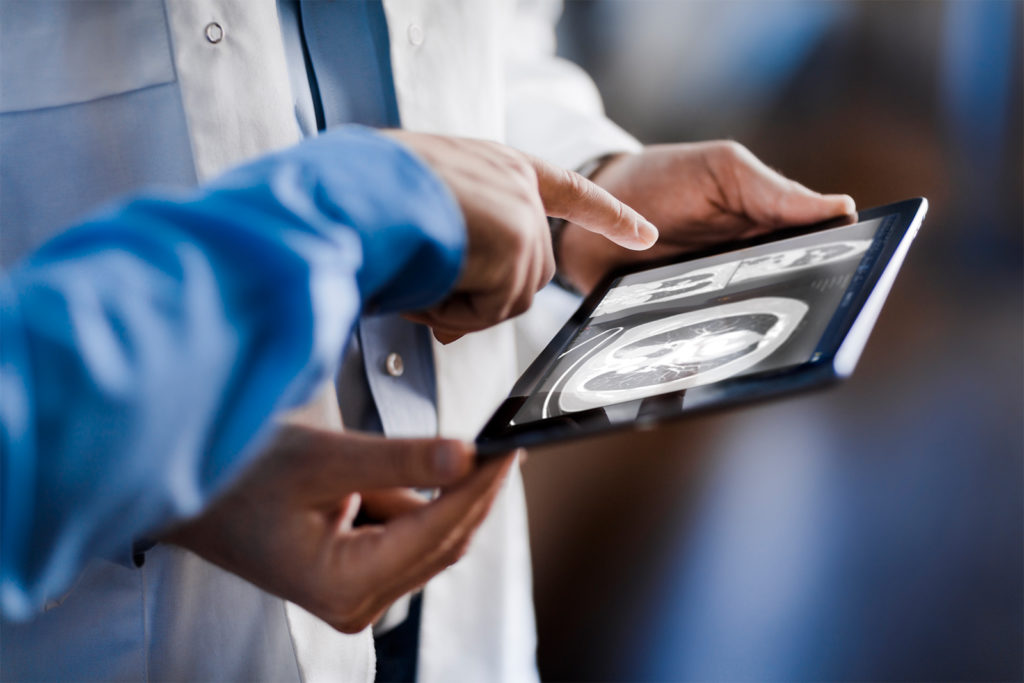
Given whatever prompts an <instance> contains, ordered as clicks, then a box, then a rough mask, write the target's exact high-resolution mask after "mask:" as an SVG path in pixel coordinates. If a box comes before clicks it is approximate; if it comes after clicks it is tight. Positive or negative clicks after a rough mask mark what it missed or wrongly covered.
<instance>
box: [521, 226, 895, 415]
mask: <svg viewBox="0 0 1024 683" xmlns="http://www.w3.org/2000/svg"><path fill="white" fill-rule="evenodd" d="M885 221H886V218H884V217H883V218H875V219H873V220H868V221H864V222H860V223H855V224H852V225H846V226H843V227H838V228H832V229H829V230H824V231H821V232H815V233H812V234H808V235H802V236H799V237H792V238H789V239H785V240H780V241H774V242H770V243H766V244H761V245H758V246H754V247H749V248H746V249H742V250H738V251H732V252H728V253H724V254H718V255H715V256H709V257H705V258H702V259H697V260H692V261H687V262H683V263H676V264H672V265H668V266H662V267H659V268H653V269H651V270H646V271H641V272H635V273H632V274H629V275H625V276H623V277H620V278H618V279H616V280H614V281H613V282H612V283H611V284H610V286H609V287H608V289H607V291H606V293H605V295H604V297H603V298H602V299H601V300H600V301H599V302H598V303H597V304H596V306H595V307H594V308H593V310H592V312H591V313H590V316H589V318H588V319H587V320H586V321H585V322H584V323H583V324H582V325H581V326H580V328H579V331H578V332H577V333H576V335H575V336H574V337H572V338H571V340H570V341H569V342H568V344H566V345H565V346H564V347H563V348H562V350H561V351H560V352H559V354H558V355H557V357H556V359H555V360H554V362H553V363H552V364H551V366H550V368H549V369H548V370H547V372H546V373H545V374H544V375H543V377H542V379H541V380H540V382H539V383H537V384H535V385H534V389H533V391H532V393H531V394H530V395H529V396H527V397H524V398H525V400H524V401H523V403H522V405H521V406H520V407H519V409H518V411H517V412H516V413H515V414H514V416H513V417H512V420H511V422H510V424H512V425H525V424H528V423H531V422H536V421H539V420H545V419H550V418H557V417H568V416H571V415H573V414H576V413H580V412H582V411H590V410H593V409H601V410H603V411H604V412H605V413H606V417H607V418H608V420H609V421H610V422H620V421H625V420H631V419H633V418H635V417H636V416H637V414H638V413H639V412H640V411H641V408H642V406H643V403H644V401H645V400H649V399H652V398H653V397H658V396H662V395H664V394H668V393H672V394H674V395H678V394H676V393H675V392H681V391H682V392H685V391H686V390H689V389H691V388H694V387H700V386H705V385H708V384H712V383H715V382H718V381H721V380H726V379H730V378H733V377H739V376H742V375H747V374H753V373H760V372H764V371H767V370H774V369H778V368H783V367H787V366H792V365H799V364H801V363H804V362H806V361H808V360H811V359H812V358H813V357H814V355H815V353H816V349H817V348H818V346H819V342H820V340H821V338H822V335H823V334H824V332H825V330H826V328H827V327H828V325H829V322H830V321H831V320H832V318H833V315H834V313H835V312H836V310H837V308H838V306H839V304H840V302H841V301H842V298H843V295H844V293H845V292H846V291H847V288H848V287H849V285H850V282H851V279H852V278H853V277H854V274H855V273H856V272H857V268H858V265H859V264H860V262H861V260H862V258H863V257H864V254H865V252H866V251H867V250H868V249H869V247H870V246H871V244H872V241H873V239H874V237H875V235H876V233H877V232H878V231H879V229H880V228H882V226H883V224H884V223H885Z"/></svg>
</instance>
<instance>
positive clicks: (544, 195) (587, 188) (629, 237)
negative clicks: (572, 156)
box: [526, 155, 658, 251]
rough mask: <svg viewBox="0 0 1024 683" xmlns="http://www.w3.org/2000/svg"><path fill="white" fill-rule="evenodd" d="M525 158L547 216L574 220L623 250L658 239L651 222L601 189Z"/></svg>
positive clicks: (646, 244) (555, 167) (574, 174)
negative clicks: (533, 176) (532, 172)
mask: <svg viewBox="0 0 1024 683" xmlns="http://www.w3.org/2000/svg"><path fill="white" fill-rule="evenodd" d="M526 158H527V160H528V161H529V162H530V163H531V164H532V165H533V169H534V171H536V173H537V189H538V190H539V192H540V199H541V202H542V203H543V204H544V210H545V212H546V213H547V215H549V216H552V217H554V218H564V219H565V220H567V221H570V222H572V223H576V224H577V225H579V226H580V227H581V228H585V229H587V230H589V231H590V232H596V233H597V234H599V235H603V236H605V237H607V238H608V239H609V240H611V241H612V242H615V243H616V244H618V245H619V246H621V247H625V248H627V249H633V250H637V251H640V250H643V249H648V248H650V247H651V246H652V245H653V244H654V243H655V242H656V241H657V240H658V229H657V228H656V227H654V224H652V223H651V222H650V221H648V220H647V219H646V218H644V217H643V216H641V215H640V214H639V213H637V212H636V211H634V210H633V209H631V208H630V207H628V206H626V205H625V204H623V203H622V202H620V201H619V200H618V199H616V198H615V197H613V196H612V195H611V193H609V192H608V191H607V190H605V189H604V188H602V187H600V186H599V185H597V184H595V183H593V182H591V181H590V180H587V179H586V178H584V177H583V176H581V175H580V174H579V173H574V172H573V171H567V170H566V169H564V168H560V167H558V166H555V165H553V164H549V163H548V162H546V161H544V160H543V159H538V158H536V157H532V156H529V155H526Z"/></svg>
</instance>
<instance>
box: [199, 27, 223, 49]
mask: <svg viewBox="0 0 1024 683" xmlns="http://www.w3.org/2000/svg"><path fill="white" fill-rule="evenodd" d="M203 32H204V33H205V34H206V39H207V40H208V41H210V42H211V43H213V44H214V45H216V44H217V43H219V42H220V41H222V40H224V27H222V26H221V25H220V24H218V23H217V22H216V21H211V22H210V23H209V24H207V25H206V30H205V31H203Z"/></svg>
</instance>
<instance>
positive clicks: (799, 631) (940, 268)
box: [525, 0, 1024, 681]
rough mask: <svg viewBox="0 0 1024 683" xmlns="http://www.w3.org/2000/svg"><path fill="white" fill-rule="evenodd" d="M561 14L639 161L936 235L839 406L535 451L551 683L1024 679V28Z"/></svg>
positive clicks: (814, 6)
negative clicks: (685, 147) (796, 195)
mask: <svg viewBox="0 0 1024 683" xmlns="http://www.w3.org/2000/svg"><path fill="white" fill-rule="evenodd" d="M566 4H567V6H566V11H565V14H564V17H563V20H562V24H561V26H560V32H561V44H562V49H563V51H564V52H565V53H566V54H567V55H568V56H569V57H570V58H572V59H574V60H576V61H578V62H580V63H581V64H583V65H584V66H585V67H586V68H587V69H588V70H589V71H590V72H591V74H592V75H593V76H594V77H595V80H596V81H597V82H598V85H599V87H601V88H602V92H603V93H604V95H605V100H606V106H607V109H608V111H609V113H610V115H611V116H612V117H613V118H615V119H616V120H617V121H619V122H620V123H622V124H623V125H624V126H625V127H626V128H628V129H630V130H632V131H634V132H635V133H636V134H637V135H638V136H639V137H640V138H641V139H642V140H644V141H645V142H662V141H685V140H696V139H709V138H715V137H730V138H734V139H737V140H739V141H741V142H743V143H744V144H746V145H747V146H748V147H750V148H751V149H752V150H753V151H754V152H755V153H757V154H758V155H759V156H760V157H761V158H762V159H764V160H765V161H766V162H767V163H769V164H770V165H772V166H774V167H776V168H778V169H780V170H781V171H783V172H784V173H786V174H787V175H789V176H791V177H794V178H796V179H798V180H800V181H802V182H803V183H805V184H807V185H809V186H811V187H813V188H815V189H820V190H827V191H842V192H848V193H850V194H852V195H853V196H854V197H855V198H856V199H857V201H858V203H859V204H860V205H861V206H872V205H876V204H881V203H885V202H889V201H894V200H898V199H902V198H904V197H909V196H916V195H924V196H926V197H928V198H929V200H930V201H931V211H930V213H929V215H928V217H927V219H926V220H925V224H924V227H923V228H922V231H921V234H920V237H919V238H918V240H917V242H915V244H914V247H913V248H912V249H911V252H910V255H909V257H908V260H907V264H906V266H905V268H904V270H903V272H901V274H900V277H899V278H898V280H897V282H896V286H895V287H894V289H893V292H892V294H891V296H890V298H889V301H888V303H887V305H886V308H885V310H884V311H883V313H882V316H881V318H880V320H879V322H878V325H877V327H876V329H875V332H874V334H873V336H872V338H871V340H870V342H869V344H868V347H867V349H866V351H865V353H864V356H863V357H862V359H861V361H860V365H859V367H858V369H857V372H856V373H855V374H854V377H853V378H852V379H851V380H850V381H849V382H847V383H845V384H843V385H841V386H839V387H837V388H834V389H830V390H828V391H827V392H823V393H818V394H813V395H808V396H802V397H798V398H793V399H788V400H784V401H777V402H773V403H771V404H767V405H762V406H758V407H753V408H744V409H741V410H735V411H732V412H729V413H727V414H721V415H717V416H713V417H702V418H697V419H690V420H688V421H686V422H683V423H679V424H677V425H675V426H673V427H670V428H665V429H661V430H659V431H656V432H653V433H645V434H641V435H635V434H633V435H621V436H616V437H611V438H604V439H597V440H592V441H588V442H582V443H578V444H572V445H569V446H564V447H559V448H549V449H544V450H537V451H535V452H534V453H532V454H531V458H530V460H529V461H528V463H527V464H526V466H525V475H526V481H527V495H528V502H529V510H530V522H531V533H532V535H533V550H534V564H535V574H536V588H535V592H536V598H537V611H538V612H537V613H538V630H539V635H540V666H541V672H542V675H543V676H544V678H545V679H547V680H659V681H662V680H666V681H668V680H709V679H710V680H1020V679H1021V678H1022V677H1024V645H1022V643H1024V417H1022V416H1024V359H1022V356H1024V351H1022V349H1024V329H1022V319H1024V279H1022V238H1024V197H1022V188H1024V179H1022V178H1024V176H1022V170H1021V167H1022V158H1024V138H1022V121H1024V108H1022V94H1021V81H1022V74H1021V64H1022V63H1024V59H1022V54H1021V46H1022V21H1024V18H1022V14H1024V12H1022V9H1024V8H1022V6H1021V4H1020V3H1017V2H1013V1H1010V2H990V1H986V0H965V1H964V2H939V1H937V0H936V1H927V2H880V1H871V2H784V1H781V0H778V1H772V2H745V1H744V2H741V1H733V2H692V1H691V2H668V1H664V2H658V1H653V0H650V1H646V2H639V1H631V0H606V1H603V2H584V1H582V0H570V1H569V2H567V3H566ZM680 182H685V179H680Z"/></svg>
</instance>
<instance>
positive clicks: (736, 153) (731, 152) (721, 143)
mask: <svg viewBox="0 0 1024 683" xmlns="http://www.w3.org/2000/svg"><path fill="white" fill-rule="evenodd" d="M715 149H716V150H718V152H719V154H721V155H722V156H725V157H728V158H730V159H742V158H744V157H745V156H746V155H748V154H750V151H749V150H748V149H747V148H746V147H744V146H743V145H742V144H741V143H739V142H736V141H735V140H718V141H717V142H715Z"/></svg>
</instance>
